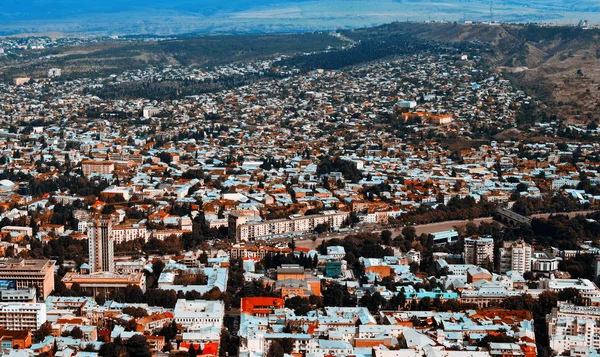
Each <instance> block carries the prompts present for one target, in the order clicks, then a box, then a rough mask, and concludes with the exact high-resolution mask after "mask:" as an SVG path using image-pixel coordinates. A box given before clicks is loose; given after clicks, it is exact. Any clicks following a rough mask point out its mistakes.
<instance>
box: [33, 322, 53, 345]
mask: <svg viewBox="0 0 600 357" xmlns="http://www.w3.org/2000/svg"><path fill="white" fill-rule="evenodd" d="M50 335H52V323H51V322H50V321H46V322H44V323H43V324H42V325H41V326H40V328H38V329H37V331H36V332H35V339H36V340H38V341H43V340H44V339H45V338H46V336H50Z"/></svg>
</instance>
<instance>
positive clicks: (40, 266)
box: [0, 258, 56, 298]
mask: <svg viewBox="0 0 600 357" xmlns="http://www.w3.org/2000/svg"><path fill="white" fill-rule="evenodd" d="M55 264H56V261H54V260H44V259H14V258H9V259H0V280H6V281H10V282H14V284H13V285H14V288H16V289H25V288H29V287H37V288H39V291H40V294H41V295H42V296H43V297H44V298H46V297H47V296H48V295H50V293H51V292H52V291H53V290H54V265H55Z"/></svg>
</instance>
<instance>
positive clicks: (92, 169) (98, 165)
mask: <svg viewBox="0 0 600 357" xmlns="http://www.w3.org/2000/svg"><path fill="white" fill-rule="evenodd" d="M81 169H82V170H83V174H84V175H85V176H89V175H91V174H100V175H106V174H112V173H113V172H114V171H115V164H114V163H112V162H110V161H99V160H85V161H82V162H81Z"/></svg>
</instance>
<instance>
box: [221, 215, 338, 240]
mask: <svg viewBox="0 0 600 357" xmlns="http://www.w3.org/2000/svg"><path fill="white" fill-rule="evenodd" d="M348 215H349V213H348V212H341V211H324V212H323V214H321V215H314V216H300V215H293V216H291V217H290V218H287V219H276V220H270V221H265V222H256V223H246V221H245V220H244V219H243V218H245V217H236V218H237V219H232V220H230V222H229V229H230V232H231V234H232V235H234V236H235V237H236V239H237V240H238V241H254V240H256V239H261V238H266V237H270V236H279V235H284V234H294V233H308V232H312V231H314V229H315V228H316V227H317V226H318V225H320V224H326V225H328V226H329V228H340V227H341V226H342V225H343V224H344V222H345V221H346V219H347V218H348Z"/></svg>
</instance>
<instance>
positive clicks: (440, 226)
mask: <svg viewBox="0 0 600 357" xmlns="http://www.w3.org/2000/svg"><path fill="white" fill-rule="evenodd" d="M493 221H494V219H493V218H492V217H483V218H476V219H474V220H472V221H469V220H457V221H445V222H437V223H429V224H422V225H418V226H413V227H414V228H415V231H416V233H417V235H420V234H423V233H426V234H427V233H434V232H440V231H447V230H449V229H452V228H453V227H462V226H465V225H467V224H468V223H475V224H476V225H479V224H480V223H481V222H493ZM402 228H403V227H402ZM402 228H383V229H387V230H389V231H391V232H392V236H397V235H398V234H400V232H401V231H402ZM381 231H382V229H381V228H367V229H362V230H360V231H359V232H373V233H379V232H381ZM359 232H344V233H330V234H329V235H328V236H324V235H321V236H320V237H319V238H317V239H316V240H315V241H314V242H313V241H312V240H311V239H306V240H296V241H295V243H296V246H297V247H303V248H311V249H314V248H316V247H318V246H319V245H320V244H321V242H323V241H327V240H330V239H333V238H339V239H341V238H344V237H345V236H347V235H349V234H355V233H359Z"/></svg>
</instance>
